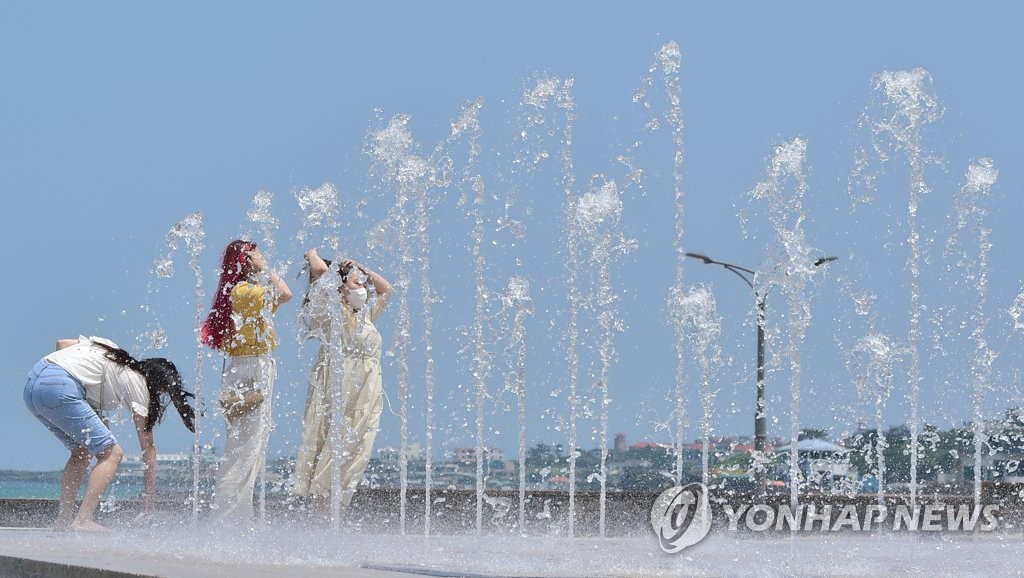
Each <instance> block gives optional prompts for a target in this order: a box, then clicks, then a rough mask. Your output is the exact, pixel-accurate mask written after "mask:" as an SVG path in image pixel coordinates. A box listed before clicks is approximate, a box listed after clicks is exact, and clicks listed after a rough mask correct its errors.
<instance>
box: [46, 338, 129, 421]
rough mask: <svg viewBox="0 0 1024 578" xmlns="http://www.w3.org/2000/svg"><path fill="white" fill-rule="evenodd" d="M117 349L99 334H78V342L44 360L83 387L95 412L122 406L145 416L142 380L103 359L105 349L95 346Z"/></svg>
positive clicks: (105, 356)
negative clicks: (57, 366)
mask: <svg viewBox="0 0 1024 578" xmlns="http://www.w3.org/2000/svg"><path fill="white" fill-rule="evenodd" d="M97 343H101V344H103V345H106V346H107V347H112V348H114V349H121V348H120V347H119V346H118V345H117V344H116V343H114V342H113V341H111V340H109V339H104V338H103V337H96V336H92V337H86V336H84V335H80V336H79V337H78V343H76V344H74V345H71V346H69V347H65V348H64V349H60V350H57V351H54V352H53V353H51V354H49V355H47V356H46V357H45V358H44V359H46V360H47V361H49V362H50V363H56V364H57V365H59V366H61V367H62V368H63V369H64V371H67V372H68V374H69V375H71V376H72V377H74V378H75V379H77V380H78V381H79V382H80V383H81V384H82V387H84V388H85V398H86V401H88V402H89V405H90V406H92V407H93V409H95V410H97V411H111V410H115V409H118V408H122V407H123V408H125V409H127V410H128V411H131V412H134V413H136V414H138V415H141V416H142V417H146V416H148V415H149V390H148V389H147V388H146V379H145V378H144V377H142V374H140V373H139V372H137V371H134V370H131V369H128V368H127V367H124V366H123V365H120V364H118V363H116V362H114V361H111V360H110V359H108V358H107V350H106V349H104V348H103V347H101V346H100V345H97Z"/></svg>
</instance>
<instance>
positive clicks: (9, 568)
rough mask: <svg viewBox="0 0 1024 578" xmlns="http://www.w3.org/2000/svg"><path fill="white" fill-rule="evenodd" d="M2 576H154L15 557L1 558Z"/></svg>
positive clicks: (85, 577) (25, 577)
mask: <svg viewBox="0 0 1024 578" xmlns="http://www.w3.org/2000/svg"><path fill="white" fill-rule="evenodd" d="M0 576H5V577H6V576H10V577H19V578H21V577H24V578H136V577H147V578H148V577H151V576H154V575H153V574H135V573H128V572H121V571H118V570H109V569H104V568H90V567H88V566H78V565H73V564H66V563H62V562H48V561H45V560H30V559H28V558H18V557H14V556H0Z"/></svg>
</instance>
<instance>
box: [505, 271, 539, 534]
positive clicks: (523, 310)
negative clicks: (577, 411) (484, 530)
mask: <svg viewBox="0 0 1024 578" xmlns="http://www.w3.org/2000/svg"><path fill="white" fill-rule="evenodd" d="M504 301H505V308H506V309H507V310H512V311H514V312H515V314H514V317H513V321H512V331H511V335H510V337H509V341H508V347H507V348H506V356H507V357H508V358H509V359H508V362H509V363H508V364H509V366H510V367H511V368H512V369H513V372H512V373H511V374H509V377H508V380H507V381H509V382H510V383H509V384H508V386H509V387H510V389H512V391H513V392H514V393H515V396H516V401H517V404H518V410H519V411H518V414H519V531H520V533H523V534H525V532H526V389H527V388H526V352H527V348H526V316H527V315H533V314H534V306H533V298H531V297H530V282H529V281H528V280H527V279H525V278H523V277H512V278H511V279H509V281H508V288H507V289H506V291H505V297H504Z"/></svg>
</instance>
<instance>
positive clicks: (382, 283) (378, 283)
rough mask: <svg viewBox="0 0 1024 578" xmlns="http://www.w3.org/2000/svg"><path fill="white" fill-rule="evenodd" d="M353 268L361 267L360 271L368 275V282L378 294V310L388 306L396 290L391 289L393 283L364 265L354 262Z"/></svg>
mask: <svg viewBox="0 0 1024 578" xmlns="http://www.w3.org/2000/svg"><path fill="white" fill-rule="evenodd" d="M352 266H354V267H359V270H360V271H362V272H363V274H365V275H366V280H367V281H368V282H369V283H370V284H372V285H373V290H374V291H375V292H376V293H377V308H378V309H384V307H385V306H386V305H387V304H388V299H390V298H391V293H392V291H394V289H392V288H391V283H388V280H387V279H385V278H384V277H383V276H382V275H381V274H380V273H378V272H376V271H374V270H373V269H370V268H369V267H367V266H366V265H363V264H362V263H357V262H355V261H352Z"/></svg>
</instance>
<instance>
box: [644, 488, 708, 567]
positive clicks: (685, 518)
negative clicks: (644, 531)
mask: <svg viewBox="0 0 1024 578" xmlns="http://www.w3.org/2000/svg"><path fill="white" fill-rule="evenodd" d="M651 527H652V528H654V533H655V534H657V535H658V544H659V545H660V546H661V549H662V550H664V551H665V552H668V553H669V554H674V553H676V552H679V551H680V550H682V549H683V548H686V547H688V546H692V545H694V544H696V543H697V542H700V541H701V540H703V539H704V536H707V535H708V531H710V530H711V503H710V501H709V500H708V489H707V487H705V486H704V484H699V483H698V484H689V485H687V486H673V487H671V488H669V489H667V490H665V491H664V492H662V493H661V495H660V496H658V497H657V499H655V500H654V505H653V506H651Z"/></svg>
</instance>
